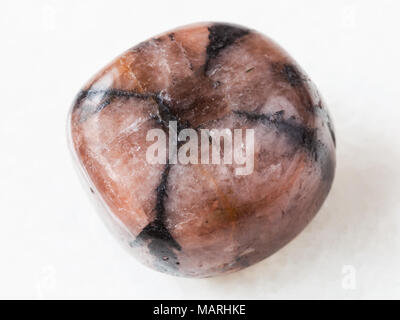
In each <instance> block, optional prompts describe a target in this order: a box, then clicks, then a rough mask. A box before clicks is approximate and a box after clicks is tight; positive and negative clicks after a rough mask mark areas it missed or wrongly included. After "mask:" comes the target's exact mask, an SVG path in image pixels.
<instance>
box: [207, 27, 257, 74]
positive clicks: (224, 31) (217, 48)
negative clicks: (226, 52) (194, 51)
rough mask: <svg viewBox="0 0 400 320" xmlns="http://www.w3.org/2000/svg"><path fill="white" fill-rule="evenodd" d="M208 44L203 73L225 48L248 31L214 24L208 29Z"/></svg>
mask: <svg viewBox="0 0 400 320" xmlns="http://www.w3.org/2000/svg"><path fill="white" fill-rule="evenodd" d="M208 30H209V35H208V39H209V44H208V46H207V49H206V54H207V57H206V63H205V65H204V72H205V73H206V72H207V71H208V69H209V67H210V62H211V61H212V60H213V59H215V58H216V57H217V56H218V55H219V54H220V52H221V51H222V50H223V49H225V48H226V47H228V46H230V45H232V44H233V43H234V42H235V41H236V40H237V39H239V38H241V37H243V36H245V35H247V34H248V33H249V32H250V30H248V29H244V28H241V27H238V26H233V25H229V24H223V23H216V24H213V25H212V26H210V27H209V28H208Z"/></svg>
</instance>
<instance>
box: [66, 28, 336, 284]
mask: <svg viewBox="0 0 400 320" xmlns="http://www.w3.org/2000/svg"><path fill="white" fill-rule="evenodd" d="M69 121H70V138H71V144H72V149H73V151H74V155H75V156H76V159H77V161H78V163H79V166H80V168H81V169H82V170H81V172H82V173H83V176H84V177H85V179H86V181H87V183H88V189H89V188H90V190H91V191H92V193H93V195H94V197H95V198H96V199H97V202H98V203H99V209H100V211H101V212H102V213H104V214H103V217H104V219H105V220H106V221H107V222H108V225H109V226H110V227H111V228H112V229H113V230H114V231H115V232H116V234H117V235H118V236H119V238H120V239H121V240H122V241H123V243H124V244H126V245H127V247H128V249H129V250H130V251H131V252H132V253H133V254H134V255H135V256H136V257H138V258H139V259H140V260H141V261H142V262H143V263H145V264H147V265H149V266H151V267H153V268H155V269H157V270H159V271H163V272H168V273H171V274H175V275H181V276H190V277H207V276H214V275H218V274H222V273H227V272H232V271H235V270H240V269H242V268H244V267H247V266H250V265H252V264H254V263H256V262H258V261H260V260H262V259H264V258H265V257H268V256H269V255H271V254H272V253H274V252H275V251H277V250H278V249H279V248H281V247H282V246H284V245H285V244H286V243H287V242H289V241H290V240H291V239H293V238H294V237H295V236H296V235H297V234H298V233H299V232H300V231H301V230H302V229H303V228H304V227H305V226H306V225H307V223H308V222H309V221H310V220H311V219H312V218H313V216H314V215H315V214H316V212H317V211H318V209H319V208H320V206H321V205H322V203H323V201H324V200H325V198H326V196H327V194H328V192H329V189H330V187H331V184H332V180H333V176H334V170H335V138H334V132H333V128H332V123H331V120H330V117H329V114H328V111H327V109H326V107H325V106H324V103H323V102H322V100H321V98H320V96H319V94H318V92H317V90H316V88H315V87H314V85H313V84H312V82H311V81H310V79H309V78H308V77H307V75H306V74H305V73H304V72H303V71H302V70H301V69H300V67H299V66H298V65H297V64H296V63H295V61H294V60H293V59H292V58H291V57H290V56H289V55H288V54H287V53H286V52H285V51H283V50H282V49H281V48H280V47H279V46H278V45H277V44H275V43H274V42H272V41H271V40H270V39H269V38H267V37H265V36H263V35H261V34H260V33H257V32H255V31H253V30H249V29H247V28H245V27H241V26H235V25H228V24H221V23H207V24H196V25H191V26H186V27H183V28H179V29H177V30H174V31H170V32H168V33H165V34H163V35H161V36H157V37H155V38H152V39H150V40H148V41H146V42H143V43H140V44H139V45H137V46H135V47H133V48H132V49H130V50H128V51H126V52H125V53H124V54H122V55H121V56H120V57H118V58H117V59H115V60H114V61H113V62H111V64H109V65H108V66H107V67H105V68H104V69H103V70H101V71H100V72H99V73H98V74H97V75H96V76H95V77H94V78H93V79H92V80H91V81H90V82H89V83H88V84H87V85H85V86H84V88H83V89H82V91H81V92H80V93H79V94H78V95H77V98H76V100H75V102H74V104H73V107H72V110H71V113H70V120H69ZM169 121H177V123H178V130H181V129H182V128H194V129H195V130H199V128H208V129H213V128H229V129H244V128H247V129H249V128H251V129H254V132H255V145H254V149H255V150H254V171H253V173H251V174H249V175H242V176H240V175H235V174H234V169H235V164H221V165H210V164H209V165H207V164H187V165H184V164H179V163H178V164H165V165H164V164H150V163H149V162H148V161H147V160H146V149H147V148H148V147H149V146H150V145H151V144H152V142H149V141H146V134H147V132H148V130H149V129H152V128H159V129H161V130H164V131H165V132H168V126H169ZM178 147H180V145H178Z"/></svg>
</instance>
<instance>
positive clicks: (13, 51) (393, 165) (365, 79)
mask: <svg viewBox="0 0 400 320" xmlns="http://www.w3.org/2000/svg"><path fill="white" fill-rule="evenodd" d="M399 10H400V3H399V2H398V1H395V0H393V1H366V0H360V1H354V0H350V1H330V2H329V3H328V2H327V1H317V0H315V1H265V0H263V1H251V0H247V1H234V0H225V1H221V0H219V1H216V0H202V1H174V0H169V1H153V0H147V1H132V0H129V1H118V0H113V1H109V2H106V1H99V0H96V1H95V0H93V1H67V0H65V1H51V0H40V1H14V0H10V1H4V0H2V1H1V2H0V41H1V47H0V48H1V49H0V88H1V96H0V97H1V99H0V102H1V107H0V108H1V113H0V146H1V151H0V298H38V299H46V298H132V299H135V298H136V299H138V298H142V299H147V298H153V299H155V298H159V299H164V298H168V299H189V298H200V299H201V298H208V299H214V298H220V299H231V298H242V299H252V298H254V299H271V298H273V299H275V298H344V299H348V298H400V256H399V255H400V234H399V230H400V229H399V227H400V163H399V161H400V148H399V147H400V129H399V123H400V102H399V101H400V100H399V97H400V62H399V57H400V44H399V37H398V30H399V29H400V19H399V17H398V12H399ZM204 20H216V21H228V22H236V23H240V24H243V25H247V26H249V27H252V28H255V29H258V30H259V31H261V32H263V33H266V34H267V35H269V36H271V37H272V38H274V39H275V40H276V41H278V42H279V43H280V44H281V45H282V46H283V47H284V48H286V49H287V50H288V51H289V52H290V53H291V54H292V55H293V56H294V57H295V59H297V61H298V62H299V63H300V64H301V65H302V66H303V68H304V69H305V70H306V71H307V72H308V74H309V75H310V76H311V78H312V79H313V80H314V81H315V83H316V84H317V85H318V87H319V89H320V91H321V92H322V94H323V96H324V98H325V100H326V101H327V104H328V106H329V108H330V111H331V113H332V116H333V119H334V121H335V126H336V132H337V140H338V149H337V157H338V167H337V172H336V178H335V182H334V185H333V189H332V191H331V193H330V195H329V197H328V199H327V201H326V203H325V204H324V206H323V208H322V210H321V211H320V212H319V214H318V215H317V217H316V218H315V219H314V220H313V221H312V223H311V224H310V225H309V226H308V227H307V228H306V230H305V231H304V232H303V233H302V234H301V235H300V236H298V237H297V238H296V239H295V240H294V241H292V242H291V243H290V244H289V245H287V246H286V247H285V248H283V249H282V250H280V251H279V252H278V253H276V254H275V255H273V256H272V257H270V258H269V259H267V260H265V261H263V262H261V263H259V264H257V265H255V266H253V267H250V268H248V269H246V270H244V271H241V272H239V273H235V274H232V275H229V276H223V277H219V278H214V279H203V280H195V279H182V278H174V277H171V276H167V275H163V274H159V273H156V272H154V271H152V270H149V269H146V268H145V267H143V266H142V265H140V264H139V263H138V262H136V261H135V260H134V259H133V258H132V257H131V256H130V255H128V254H127V253H126V252H125V251H124V250H123V249H122V248H121V247H120V245H119V244H118V243H117V242H116V241H115V240H114V239H113V237H112V236H111V235H110V234H109V233H108V231H107V230H106V228H105V226H104V225H103V223H102V221H101V220H100V219H99V217H98V216H97V214H96V212H95V211H94V209H93V207H92V204H91V202H90V201H89V200H88V198H87V196H86V194H85V192H84V190H83V188H82V186H81V185H80V182H79V179H78V178H77V176H76V174H75V172H74V168H73V165H72V161H71V157H70V155H69V151H68V149H67V143H66V129H65V125H66V116H67V111H68V108H69V105H70V103H71V101H72V99H73V97H74V95H75V94H76V93H77V92H78V90H79V89H80V87H81V85H82V84H83V83H84V82H85V81H86V80H87V79H88V78H89V77H90V76H91V75H93V74H94V73H95V72H96V71H97V70H98V69H99V68H101V67H102V66H103V65H104V64H105V63H107V62H109V61H110V60H111V59H112V58H113V57H115V56H116V55H118V54H119V53H121V52H122V51H123V50H125V49H127V48H128V47H130V46H132V45H134V44H136V43H138V42H140V41H142V40H145V39H146V38H148V37H150V36H152V35H154V34H157V33H160V32H163V31H165V30H168V29H170V28H173V27H175V26H179V25H182V24H187V23H191V22H196V21H204Z"/></svg>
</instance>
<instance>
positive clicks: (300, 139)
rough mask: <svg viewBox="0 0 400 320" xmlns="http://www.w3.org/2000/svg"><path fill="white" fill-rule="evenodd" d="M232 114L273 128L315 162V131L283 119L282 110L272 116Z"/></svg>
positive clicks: (240, 112) (244, 112)
mask: <svg viewBox="0 0 400 320" xmlns="http://www.w3.org/2000/svg"><path fill="white" fill-rule="evenodd" d="M233 113H234V114H236V115H238V116H240V117H245V118H246V119H247V120H249V121H258V122H261V123H263V124H264V125H266V126H268V127H272V128H275V129H276V130H277V131H278V132H280V133H283V134H284V135H285V136H286V137H287V138H288V140H289V141H290V142H291V143H292V144H293V145H294V146H300V147H302V148H304V149H306V150H307V151H308V152H309V153H310V154H311V155H312V157H313V158H314V159H315V160H317V158H318V149H319V144H320V143H319V142H318V140H317V139H316V132H315V129H312V128H308V127H305V126H303V125H301V124H298V123H296V122H294V121H290V120H285V119H283V113H284V111H283V110H281V111H278V112H276V113H274V114H258V113H252V112H247V111H233Z"/></svg>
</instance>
